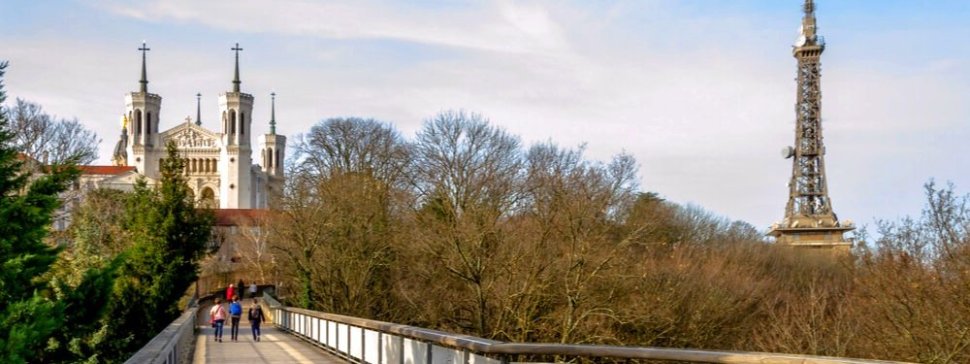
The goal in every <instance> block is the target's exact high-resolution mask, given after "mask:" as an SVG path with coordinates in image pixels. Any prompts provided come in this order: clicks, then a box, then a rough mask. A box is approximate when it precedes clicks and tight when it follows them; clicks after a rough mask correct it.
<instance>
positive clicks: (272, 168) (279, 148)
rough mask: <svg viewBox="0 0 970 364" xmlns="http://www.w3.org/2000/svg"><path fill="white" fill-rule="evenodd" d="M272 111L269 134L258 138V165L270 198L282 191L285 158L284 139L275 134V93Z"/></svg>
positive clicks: (272, 96) (272, 95) (272, 94)
mask: <svg viewBox="0 0 970 364" xmlns="http://www.w3.org/2000/svg"><path fill="white" fill-rule="evenodd" d="M270 97H271V98H272V100H273V101H272V104H271V105H272V106H271V107H272V109H271V111H270V119H269V133H268V134H265V135H263V136H261V137H259V149H260V154H259V155H260V157H261V161H260V165H261V166H262V167H263V173H265V175H266V177H267V181H266V184H267V192H268V193H267V195H268V196H269V197H272V196H273V195H274V194H276V193H279V191H281V190H282V189H283V162H284V159H285V156H286V137H285V136H282V135H277V134H276V93H275V92H274V93H271V94H270Z"/></svg>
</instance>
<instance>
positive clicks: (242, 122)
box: [239, 113, 246, 134]
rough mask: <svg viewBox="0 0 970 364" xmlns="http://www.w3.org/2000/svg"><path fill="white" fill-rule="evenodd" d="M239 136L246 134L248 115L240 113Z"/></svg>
mask: <svg viewBox="0 0 970 364" xmlns="http://www.w3.org/2000/svg"><path fill="white" fill-rule="evenodd" d="M239 134H246V114H243V113H239Z"/></svg>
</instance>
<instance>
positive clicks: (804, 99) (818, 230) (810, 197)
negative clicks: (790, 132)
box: [768, 0, 854, 251]
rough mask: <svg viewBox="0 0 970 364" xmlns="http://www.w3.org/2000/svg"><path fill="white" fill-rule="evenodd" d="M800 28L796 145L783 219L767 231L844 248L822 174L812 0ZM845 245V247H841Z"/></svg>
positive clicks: (792, 240)
mask: <svg viewBox="0 0 970 364" xmlns="http://www.w3.org/2000/svg"><path fill="white" fill-rule="evenodd" d="M804 11H805V15H804V17H803V18H802V32H801V34H800V35H799V37H798V40H797V41H796V42H795V47H794V48H793V49H792V56H794V57H795V59H796V60H798V71H797V72H798V77H797V78H796V82H797V84H796V88H797V91H796V93H795V94H796V96H795V145H794V147H788V148H785V150H784V156H785V157H786V158H792V174H791V180H790V181H789V182H788V188H789V191H788V192H789V193H788V204H787V205H786V206H785V218H784V220H782V222H780V223H778V224H775V225H774V226H772V228H771V231H770V232H769V233H768V234H769V235H771V236H774V237H775V238H776V239H777V242H778V243H779V244H784V245H790V246H806V247H815V248H838V249H840V251H841V250H847V249H848V248H849V247H851V246H852V243H851V242H846V241H844V240H843V234H844V233H845V232H847V231H850V230H853V229H854V227H852V223H851V222H846V223H844V224H843V223H842V222H839V220H838V218H837V217H836V215H835V212H834V211H833V210H832V202H831V199H830V198H829V191H828V181H827V177H826V175H825V158H824V157H825V145H824V144H823V142H822V87H821V62H820V59H821V56H822V52H823V51H825V44H824V42H822V41H820V39H819V37H818V36H817V35H816V33H815V30H816V29H815V3H814V2H813V1H812V0H805V6H804ZM843 248H844V249H843Z"/></svg>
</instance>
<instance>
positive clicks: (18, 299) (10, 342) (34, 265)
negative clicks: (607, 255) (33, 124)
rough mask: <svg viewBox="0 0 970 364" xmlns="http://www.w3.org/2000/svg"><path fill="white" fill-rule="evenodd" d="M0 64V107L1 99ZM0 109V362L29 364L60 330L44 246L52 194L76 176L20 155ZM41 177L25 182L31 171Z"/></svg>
mask: <svg viewBox="0 0 970 364" xmlns="http://www.w3.org/2000/svg"><path fill="white" fill-rule="evenodd" d="M6 66H7V64H6V62H3V63H0V104H2V103H3V101H5V99H6V93H5V92H4V90H3V84H2V79H3V74H4V71H5V69H6ZM13 139H14V135H13V132H12V131H11V130H10V121H9V119H8V116H7V113H6V111H5V110H2V109H0V221H2V222H3V223H0V264H2V268H0V327H3V330H0V362H4V363H23V362H26V361H28V360H31V361H33V360H34V358H36V357H38V356H39V355H40V353H41V351H42V349H43V348H44V346H46V345H47V344H48V339H49V338H50V337H51V335H52V334H53V333H54V332H56V331H57V330H59V329H60V328H61V326H62V316H63V311H64V305H63V304H62V303H61V302H58V301H56V300H54V299H52V297H51V295H50V291H49V290H48V287H49V286H48V280H47V279H46V278H45V274H46V273H47V272H48V271H49V270H50V268H51V265H52V264H53V263H54V261H55V260H56V259H57V254H58V249H56V248H54V247H51V246H49V245H47V244H46V243H44V237H45V236H46V235H47V228H48V226H49V225H50V223H51V220H52V216H53V213H54V211H55V210H56V209H57V207H58V205H59V203H60V202H59V198H58V194H59V193H61V192H63V191H65V190H66V189H67V187H68V184H69V183H70V182H71V181H73V180H75V179H76V178H77V176H78V173H79V171H78V169H77V168H76V167H75V166H74V165H73V164H71V162H70V161H68V163H66V164H57V165H52V166H39V165H37V164H36V163H33V162H31V160H30V159H29V157H27V156H24V155H21V154H19V153H18V152H17V150H16V149H15V146H14V145H13V144H14V143H13ZM35 168H44V169H46V171H45V172H46V173H45V174H44V175H42V176H40V177H38V178H36V179H31V178H30V177H31V170H32V169H35Z"/></svg>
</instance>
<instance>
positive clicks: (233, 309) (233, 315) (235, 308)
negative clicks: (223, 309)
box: [229, 296, 242, 341]
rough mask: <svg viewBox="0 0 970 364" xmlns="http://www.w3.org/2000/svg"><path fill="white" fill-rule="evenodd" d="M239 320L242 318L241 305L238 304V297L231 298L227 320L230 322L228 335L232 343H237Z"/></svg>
mask: <svg viewBox="0 0 970 364" xmlns="http://www.w3.org/2000/svg"><path fill="white" fill-rule="evenodd" d="M240 318H242V303H240V302H239V296H233V297H232V303H230V304H229V319H230V320H231V322H232V327H230V328H229V330H230V331H229V334H230V337H231V339H232V341H239V319H240Z"/></svg>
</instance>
